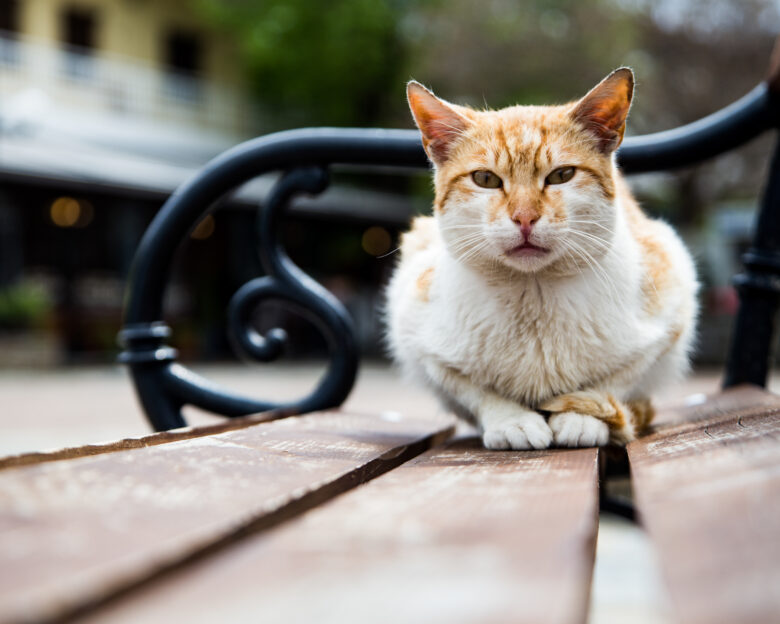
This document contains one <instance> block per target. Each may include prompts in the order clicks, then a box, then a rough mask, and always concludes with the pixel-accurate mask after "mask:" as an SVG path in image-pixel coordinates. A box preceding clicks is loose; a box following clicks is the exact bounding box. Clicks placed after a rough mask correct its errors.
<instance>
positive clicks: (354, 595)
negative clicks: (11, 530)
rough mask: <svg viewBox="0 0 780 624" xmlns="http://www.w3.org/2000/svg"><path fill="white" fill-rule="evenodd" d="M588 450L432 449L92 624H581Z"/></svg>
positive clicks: (593, 479) (591, 478)
mask: <svg viewBox="0 0 780 624" xmlns="http://www.w3.org/2000/svg"><path fill="white" fill-rule="evenodd" d="M597 482H598V466H597V451H596V450H595V449H580V450H571V451H564V450H561V451H537V452H522V453H516V452H500V451H499V452H496V451H487V450H484V449H482V448H481V445H480V443H479V441H476V440H464V441H457V442H454V443H452V444H450V445H448V446H447V447H446V448H443V449H433V450H431V451H429V452H427V453H425V454H424V455H421V456H420V457H418V458H417V459H415V460H413V461H411V462H409V463H407V464H404V465H403V466H400V467H399V468H396V469H395V470H393V471H392V472H389V473H387V474H385V475H383V476H382V477H380V478H378V479H375V480H373V481H372V482H370V483H368V484H366V485H363V486H361V487H360V488H357V489H356V490H353V491H352V492H349V493H347V494H345V495H343V496H341V497H339V498H338V499H336V500H334V501H331V502H330V503H328V504H327V505H324V506H322V507H319V508H317V509H314V510H312V511H310V512H307V513H306V514H305V515H303V516H302V517H300V518H297V519H296V520H295V521H293V522H289V523H287V524H285V525H284V526H281V527H279V528H277V529H275V530H274V531H272V532H268V533H265V534H263V535H258V536H255V537H252V538H251V539H249V540H245V541H243V542H242V543H241V544H238V545H236V546H235V547H231V548H229V549H227V550H225V551H223V552H221V553H219V554H218V555H216V556H215V557H212V558H210V559H209V560H208V561H203V562H201V563H198V564H196V565H193V566H188V567H187V568H184V569H179V570H177V571H176V573H175V574H173V575H171V576H169V577H166V578H165V579H160V580H158V581H157V582H156V583H155V584H153V585H147V586H146V587H144V588H143V589H141V590H140V591H139V592H134V593H133V594H132V595H128V596H125V597H124V598H123V599H122V600H120V601H117V602H115V603H113V604H109V605H106V606H105V608H104V609H101V610H100V611H99V612H97V613H95V614H94V616H93V617H92V618H90V619H89V621H93V622H136V621H166V619H171V618H175V619H178V620H181V621H187V622H212V621H217V620H219V621H257V622H285V623H293V622H317V623H318V624H323V623H326V622H339V623H344V622H349V623H352V622H380V623H381V622H387V623H393V624H398V623H399V622H404V623H409V622H421V623H425V624H429V623H431V622H448V623H459V622H478V623H480V624H484V623H491V622H512V623H523V622H528V623H532V624H539V623H540V622H544V623H545V624H556V623H562V622H584V621H585V617H586V613H587V602H588V596H589V587H590V578H591V573H592V567H593V561H594V549H595V539H596V528H597V515H598V495H597V494H598V493H597Z"/></svg>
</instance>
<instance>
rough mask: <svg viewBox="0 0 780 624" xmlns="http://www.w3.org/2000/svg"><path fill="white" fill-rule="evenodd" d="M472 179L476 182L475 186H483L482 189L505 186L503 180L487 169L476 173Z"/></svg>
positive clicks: (472, 175)
mask: <svg viewBox="0 0 780 624" xmlns="http://www.w3.org/2000/svg"><path fill="white" fill-rule="evenodd" d="M471 179H472V180H474V184H476V185H477V186H481V187H482V188H489V189H495V188H501V187H502V186H504V182H503V181H502V180H501V178H499V177H498V176H497V175H496V174H495V173H493V172H492V171H488V170H487V169H480V170H479V171H474V172H473V173H472V174H471Z"/></svg>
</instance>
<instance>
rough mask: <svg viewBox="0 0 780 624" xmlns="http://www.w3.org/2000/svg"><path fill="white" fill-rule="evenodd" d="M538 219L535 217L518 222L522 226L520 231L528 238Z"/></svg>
mask: <svg viewBox="0 0 780 624" xmlns="http://www.w3.org/2000/svg"><path fill="white" fill-rule="evenodd" d="M536 221H537V220H536V219H534V220H533V221H527V222H526V221H523V222H521V223H519V224H518V225H519V226H520V232H521V233H522V235H523V238H525V239H528V237H529V236H531V230H532V229H533V227H534V223H536Z"/></svg>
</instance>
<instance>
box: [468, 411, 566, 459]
mask: <svg viewBox="0 0 780 624" xmlns="http://www.w3.org/2000/svg"><path fill="white" fill-rule="evenodd" d="M552 441H553V432H552V430H551V429H550V426H549V425H548V424H547V422H546V421H545V420H544V417H543V416H542V415H541V414H537V413H535V412H520V413H517V414H507V415H505V416H502V417H499V418H496V419H493V420H492V422H490V424H489V425H484V431H483V433H482V443H483V444H484V445H485V448H488V449H494V450H506V449H512V450H515V451H525V450H529V449H546V448H549V446H550V444H552Z"/></svg>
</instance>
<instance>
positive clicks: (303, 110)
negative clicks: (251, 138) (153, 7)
mask: <svg viewBox="0 0 780 624" xmlns="http://www.w3.org/2000/svg"><path fill="white" fill-rule="evenodd" d="M196 1H197V6H198V7H199V10H200V11H202V12H203V13H204V15H205V16H206V17H207V18H209V20H210V21H211V22H212V23H215V24H217V25H219V26H221V27H222V28H224V29H225V30H226V31H228V32H230V33H231V36H233V37H235V38H236V40H237V42H238V45H239V46H240V49H241V52H242V54H243V59H244V63H245V66H246V69H247V71H248V72H249V76H250V78H251V81H252V84H253V86H254V89H255V91H256V93H257V95H258V97H259V100H260V101H261V103H263V104H264V105H265V107H266V108H267V109H268V112H269V117H271V119H269V120H264V121H270V122H271V123H273V124H274V125H279V126H289V125H293V124H295V123H311V124H316V125H325V124H333V125H354V124H358V125H370V124H375V123H377V122H378V121H380V120H381V119H382V108H383V102H384V100H385V97H386V94H387V93H388V92H389V91H390V90H392V91H393V92H398V91H399V90H398V88H397V87H398V84H399V83H400V82H401V81H402V76H401V71H402V67H403V65H404V61H405V53H404V46H403V44H402V37H401V36H400V33H399V23H400V17H401V15H402V10H403V9H404V6H405V4H406V2H405V1H404V0H330V1H329V2H312V1H311V0H240V1H239V0H234V1H233V2H224V1H223V0H196Z"/></svg>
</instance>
